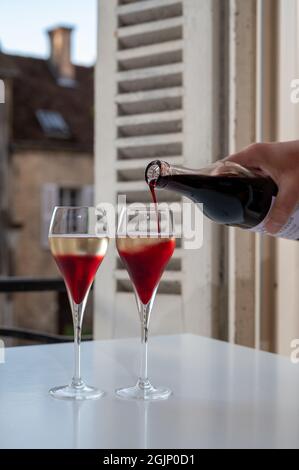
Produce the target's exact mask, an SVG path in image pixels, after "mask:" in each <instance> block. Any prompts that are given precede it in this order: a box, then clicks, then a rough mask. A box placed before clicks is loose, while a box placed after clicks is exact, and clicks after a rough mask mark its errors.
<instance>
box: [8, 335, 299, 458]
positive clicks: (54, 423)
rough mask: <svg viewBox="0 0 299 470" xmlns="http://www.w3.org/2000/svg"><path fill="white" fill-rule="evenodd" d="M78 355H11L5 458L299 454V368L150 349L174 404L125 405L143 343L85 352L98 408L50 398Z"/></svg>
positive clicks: (67, 348) (231, 351) (248, 355)
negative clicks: (42, 451) (184, 451)
mask: <svg viewBox="0 0 299 470" xmlns="http://www.w3.org/2000/svg"><path fill="white" fill-rule="evenodd" d="M72 352H73V350H72V346H71V345H64V344H63V345H54V346H33V347H22V348H11V349H7V350H6V363H5V364H1V365H0V447H1V448H107V449H109V448H139V447H141V448H231V447H233V448H238V447H242V448H256V447H257V448H259V447H266V448H277V447H278V448H283V447H288V448H289V447H295V448H299V365H298V366H295V365H292V364H291V362H290V361H289V360H288V359H287V358H282V357H278V356H275V355H271V354H267V353H263V352H256V351H253V350H250V349H246V348H241V347H237V346H232V345H229V344H226V343H221V342H218V341H214V340H210V339H205V338H200V337H198V336H193V335H182V336H169V337H156V338H154V337H153V338H151V339H150V376H151V378H152V381H153V383H154V384H160V385H163V384H164V385H168V386H170V387H171V388H172V390H173V392H174V395H173V397H172V398H171V399H170V400H168V401H164V402H159V403H157V402H156V403H147V404H144V403H136V402H127V401H122V400H119V399H116V398H115V397H114V395H113V390H114V389H115V388H116V387H120V386H124V385H130V384H133V383H134V381H135V374H136V371H137V370H138V357H139V341H138V340H137V339H129V340H115V341H98V342H91V343H85V344H84V345H83V351H82V353H83V375H84V378H85V379H86V380H87V381H88V382H89V383H90V384H93V385H97V386H100V387H102V388H103V389H104V390H106V391H107V392H108V393H107V396H106V397H105V398H104V399H102V400H98V401H93V402H81V403H72V402H66V401H58V400H55V399H53V398H51V397H50V396H49V395H48V393H47V392H48V389H49V388H50V387H51V386H53V385H61V384H64V383H65V382H67V381H68V378H69V376H70V374H71V372H72V359H73V356H72Z"/></svg>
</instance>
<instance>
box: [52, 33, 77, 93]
mask: <svg viewBox="0 0 299 470" xmlns="http://www.w3.org/2000/svg"><path fill="white" fill-rule="evenodd" d="M72 32H73V28H72V27H66V26H58V27H57V28H53V29H50V30H48V35H49V38H50V67H51V70H52V72H53V73H54V76H55V77H56V80H57V83H58V84H59V85H61V86H65V87H72V86H74V85H75V67H74V65H73V64H72V62H71V50H72V42H71V35H72Z"/></svg>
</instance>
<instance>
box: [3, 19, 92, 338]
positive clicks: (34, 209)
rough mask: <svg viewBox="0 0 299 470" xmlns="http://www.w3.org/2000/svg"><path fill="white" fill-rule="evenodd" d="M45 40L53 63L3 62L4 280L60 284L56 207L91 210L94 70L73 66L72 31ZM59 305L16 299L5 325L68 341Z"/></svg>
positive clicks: (9, 302) (42, 297)
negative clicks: (53, 250) (53, 245)
mask: <svg viewBox="0 0 299 470" xmlns="http://www.w3.org/2000/svg"><path fill="white" fill-rule="evenodd" d="M48 34H49V41H50V57H49V60H42V59H36V58H31V57H20V56H11V55H7V54H3V53H1V54H0V78H2V77H3V78H4V79H5V78H6V77H7V78H6V82H5V83H6V84H7V87H6V88H7V93H6V104H5V117H2V119H3V121H4V122H5V126H6V132H5V135H6V137H7V138H6V142H5V143H4V142H2V151H1V152H2V154H3V155H6V156H7V164H6V166H5V168H6V169H5V176H2V177H3V179H4V180H5V183H6V184H5V191H4V190H3V188H2V193H3V194H2V195H1V200H2V201H6V205H5V207H4V209H5V210H4V209H3V211H2V213H3V212H7V214H6V215H5V216H2V217H1V220H2V221H3V220H6V221H7V220H8V222H7V223H6V226H2V224H1V232H2V234H1V236H2V237H5V239H6V244H7V247H6V250H5V252H6V253H9V259H8V260H7V261H6V265H5V266H4V265H3V266H2V268H1V275H5V276H21V277H32V278H46V277H53V276H58V272H57V269H56V266H55V263H54V261H53V260H52V257H51V254H50V251H49V248H48V243H47V232H48V227H49V222H50V217H51V213H52V210H53V207H54V206H55V205H81V204H82V205H87V204H91V203H92V202H93V68H92V67H81V66H75V65H73V64H72V61H71V35H72V29H71V28H68V27H67V28H66V27H58V28H55V29H53V30H51V31H49V32H48ZM5 147H6V148H5ZM3 171H4V170H3ZM2 175H3V172H2ZM60 300H61V299H60ZM2 301H3V299H2ZM59 303H61V302H60V301H58V294H56V293H34V294H30V293H24V294H20V293H18V294H14V296H13V297H12V298H11V297H10V298H6V301H5V302H4V306H3V308H2V309H1V322H2V323H5V324H6V325H7V324H8V325H9V324H11V325H14V326H20V327H26V328H31V329H36V330H44V331H47V332H53V333H57V332H60V333H64V332H65V331H63V329H62V328H61V325H63V324H64V322H63V321H62V322H61V318H60V317H61V312H60V311H59V310H61V308H59ZM68 314H69V312H66V315H68ZM59 326H60V327H59Z"/></svg>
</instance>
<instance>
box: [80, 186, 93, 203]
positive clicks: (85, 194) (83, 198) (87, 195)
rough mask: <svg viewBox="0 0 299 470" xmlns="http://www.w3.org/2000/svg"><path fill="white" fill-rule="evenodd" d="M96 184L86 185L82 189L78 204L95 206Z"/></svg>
mask: <svg viewBox="0 0 299 470" xmlns="http://www.w3.org/2000/svg"><path fill="white" fill-rule="evenodd" d="M94 203H95V202H94V186H93V185H92V184H90V185H87V186H84V187H83V188H82V189H81V194H80V203H79V204H78V205H80V206H83V207H92V206H94Z"/></svg>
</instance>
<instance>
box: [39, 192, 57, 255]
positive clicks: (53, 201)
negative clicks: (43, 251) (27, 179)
mask: <svg viewBox="0 0 299 470" xmlns="http://www.w3.org/2000/svg"><path fill="white" fill-rule="evenodd" d="M58 205H59V188H58V186H57V185H56V184H53V183H47V184H44V185H43V187H42V193H41V245H42V247H43V248H48V247H49V243H48V232H49V227H50V222H51V217H52V213H53V209H54V207H55V206H58Z"/></svg>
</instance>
